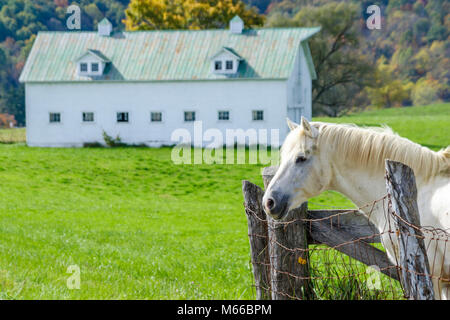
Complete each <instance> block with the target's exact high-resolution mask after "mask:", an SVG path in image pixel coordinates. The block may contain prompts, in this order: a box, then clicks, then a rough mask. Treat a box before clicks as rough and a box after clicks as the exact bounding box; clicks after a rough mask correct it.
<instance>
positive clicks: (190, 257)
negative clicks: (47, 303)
mask: <svg viewBox="0 0 450 320" xmlns="http://www.w3.org/2000/svg"><path fill="white" fill-rule="evenodd" d="M317 120H319V119H317ZM320 121H330V122H353V123H357V124H362V125H379V124H387V125H389V126H391V127H392V128H393V129H394V130H395V131H397V132H398V133H400V134H401V135H403V136H405V137H408V138H410V139H411V140H413V141H416V142H419V143H421V144H423V145H426V146H429V147H430V148H432V149H433V150H438V149H440V148H442V147H445V146H447V145H448V144H449V143H450V132H449V129H448V128H449V127H450V104H441V105H433V106H427V107H414V108H403V109H391V110H382V111H376V112H370V113H364V114H359V115H352V116H348V117H345V118H339V119H327V118H321V119H320ZM19 130H22V131H21V133H20V134H18V136H20V137H22V138H20V139H23V137H24V132H23V129H19ZM18 132H20V131H18ZM8 134H10V133H9V132H5V130H1V131H0V141H3V140H2V138H1V137H5V136H7V135H8ZM20 139H19V138H17V141H18V142H21V141H23V140H20ZM7 140H8V141H5V142H8V143H7V144H0V179H1V180H0V181H1V183H0V197H1V200H2V201H1V202H0V237H1V238H0V299H254V298H255V293H254V289H253V287H252V285H253V282H252V273H251V266H250V255H249V244H248V237H247V221H246V217H245V214H244V210H243V206H242V202H243V199H242V194H241V180H243V179H247V180H250V181H252V182H255V183H257V184H259V185H261V184H262V179H261V176H260V170H261V168H262V166H261V165H206V164H205V165H195V166H194V165H173V164H172V162H171V160H170V153H171V152H170V151H171V150H170V149H169V148H162V149H149V148H131V147H125V148H114V149H106V148H81V149H58V148H55V149H46V148H29V147H27V146H26V145H25V144H23V143H11V142H14V141H11V139H7ZM12 140H14V139H12ZM323 205H325V206H337V207H349V206H351V203H350V202H349V201H348V200H347V199H345V198H344V197H342V196H341V195H339V194H337V193H335V192H327V193H325V194H323V195H321V196H320V197H317V198H315V199H312V200H311V203H310V207H312V208H320V207H322V206H323ZM71 265H77V266H79V267H80V271H81V274H80V277H81V288H80V289H79V290H70V289H68V287H67V285H66V281H67V279H68V277H69V276H70V274H69V273H67V268H68V267H69V266H71Z"/></svg>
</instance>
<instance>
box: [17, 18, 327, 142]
mask: <svg viewBox="0 0 450 320" xmlns="http://www.w3.org/2000/svg"><path fill="white" fill-rule="evenodd" d="M319 30H320V28H280V29H270V28H262V29H244V25H243V22H242V20H241V19H240V18H239V17H235V18H234V19H233V20H232V21H230V28H229V29H228V30H198V31H197V30H196V31H192V30H164V31H137V32H113V31H112V26H111V24H110V23H109V21H107V20H106V19H104V20H103V21H102V22H100V23H99V29H98V31H97V32H39V34H38V36H37V38H36V40H35V42H34V45H33V48H32V49H31V52H30V54H29V56H28V59H27V62H26V64H25V67H24V69H23V71H22V74H21V76H20V81H21V82H23V83H25V95H26V101H25V104H26V122H27V125H26V126H27V144H28V145H29V146H39V147H80V146H83V145H84V144H85V143H95V142H100V143H103V142H104V140H103V132H106V133H107V134H108V135H110V136H113V137H116V136H119V137H120V138H121V140H122V141H123V142H124V143H129V144H147V145H150V146H160V145H171V144H174V143H175V141H172V140H171V134H172V132H173V131H174V130H176V129H178V128H186V129H187V130H190V131H192V130H193V124H194V120H195V121H198V120H200V121H202V126H203V130H207V129H208V128H217V129H219V130H221V131H223V132H224V135H225V130H226V129H243V130H247V129H249V128H254V129H268V130H270V129H279V130H280V139H283V138H284V136H285V135H286V134H287V130H288V129H287V126H286V121H285V119H286V117H290V118H291V119H292V120H294V121H299V120H300V116H301V115H303V116H305V117H306V118H311V81H312V80H313V79H314V78H315V71H314V66H313V63H312V59H311V54H310V51H309V47H308V43H307V40H308V38H309V37H311V36H312V35H313V34H315V33H316V32H318V31H319ZM192 134H193V133H192ZM268 143H269V144H270V141H269V142H268Z"/></svg>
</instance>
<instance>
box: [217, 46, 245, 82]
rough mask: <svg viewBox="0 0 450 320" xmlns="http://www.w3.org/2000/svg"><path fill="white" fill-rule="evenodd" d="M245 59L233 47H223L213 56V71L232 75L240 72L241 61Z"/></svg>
mask: <svg viewBox="0 0 450 320" xmlns="http://www.w3.org/2000/svg"><path fill="white" fill-rule="evenodd" d="M241 60H243V59H242V58H241V56H239V55H238V54H237V53H236V52H235V51H234V50H233V49H231V48H227V47H223V48H222V49H221V50H220V51H219V52H217V53H216V54H215V55H214V56H212V57H211V61H212V62H211V63H212V72H213V73H215V74H224V75H232V74H236V73H237V72H238V67H239V62H240V61H241Z"/></svg>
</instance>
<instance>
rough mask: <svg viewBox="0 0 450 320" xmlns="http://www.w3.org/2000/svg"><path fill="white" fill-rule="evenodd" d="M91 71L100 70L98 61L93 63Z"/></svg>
mask: <svg viewBox="0 0 450 320" xmlns="http://www.w3.org/2000/svg"><path fill="white" fill-rule="evenodd" d="M91 71H92V72H98V63H97V62H93V63H91Z"/></svg>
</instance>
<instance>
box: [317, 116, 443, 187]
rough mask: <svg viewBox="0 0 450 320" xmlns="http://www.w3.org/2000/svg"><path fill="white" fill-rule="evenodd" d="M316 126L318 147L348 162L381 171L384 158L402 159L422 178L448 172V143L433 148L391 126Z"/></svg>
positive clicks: (426, 178)
mask: <svg viewBox="0 0 450 320" xmlns="http://www.w3.org/2000/svg"><path fill="white" fill-rule="evenodd" d="M311 124H312V125H313V126H315V127H316V128H317V129H319V137H318V141H317V146H318V147H319V148H320V147H321V146H324V145H327V146H332V147H333V148H334V150H336V151H337V152H338V154H339V155H340V156H343V157H345V159H346V160H347V161H351V162H353V163H355V164H360V165H364V166H367V167H369V168H372V169H374V170H383V171H384V165H385V159H390V160H394V161H399V162H402V163H404V164H406V165H408V166H409V167H411V168H412V169H413V170H414V173H415V175H416V176H417V175H419V176H421V177H422V178H424V179H425V180H428V179H429V178H431V177H434V176H436V175H450V146H448V147H447V148H445V149H442V150H440V151H438V152H435V151H432V150H430V149H428V148H427V147H423V146H421V145H419V144H417V143H414V142H412V141H410V140H408V139H406V138H403V137H400V136H399V135H398V134H396V133H394V132H393V131H392V129H391V128H389V127H383V128H374V127H365V128H362V127H357V126H356V125H348V124H346V125H344V124H329V123H320V122H313V123H311Z"/></svg>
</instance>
